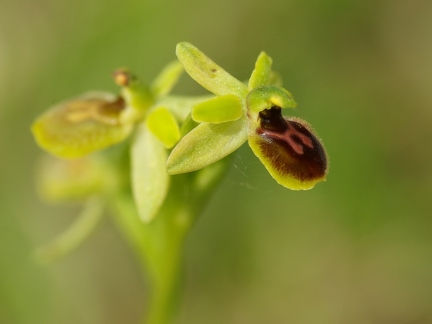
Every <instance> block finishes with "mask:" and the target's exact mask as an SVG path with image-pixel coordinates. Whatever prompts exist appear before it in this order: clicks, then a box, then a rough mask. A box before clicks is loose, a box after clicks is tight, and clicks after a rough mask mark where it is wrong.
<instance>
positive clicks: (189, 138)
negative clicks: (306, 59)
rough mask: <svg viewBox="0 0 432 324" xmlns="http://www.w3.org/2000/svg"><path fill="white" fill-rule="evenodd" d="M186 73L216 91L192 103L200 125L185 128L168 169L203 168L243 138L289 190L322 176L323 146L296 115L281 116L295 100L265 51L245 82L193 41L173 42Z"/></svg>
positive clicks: (304, 186)
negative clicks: (293, 116)
mask: <svg viewBox="0 0 432 324" xmlns="http://www.w3.org/2000/svg"><path fill="white" fill-rule="evenodd" d="M176 53H177V57H178V59H179V61H180V62H181V63H182V64H183V67H184V69H185V70H186V72H187V73H188V74H189V75H190V76H191V77H192V78H193V79H194V80H195V81H196V82H197V83H199V84H200V85H201V86H203V87H204V88H205V89H207V90H208V91H210V92H212V93H213V94H215V95H216V97H212V98H210V99H208V100H205V101H203V102H200V103H198V104H196V105H195V106H193V107H192V111H191V118H192V119H193V120H194V121H195V122H198V123H199V125H198V126H196V127H195V128H193V129H192V130H191V131H190V132H189V133H187V134H186V135H185V136H184V137H183V138H182V139H181V140H180V142H179V143H178V144H177V145H176V146H175V148H174V149H173V150H172V152H171V154H170V156H169V157H168V160H167V171H168V173H169V174H180V173H186V172H191V171H195V170H198V169H201V168H203V167H206V166H208V165H210V164H212V163H214V162H216V161H218V160H220V159H222V158H223V157H225V156H227V155H229V154H230V153H232V152H233V151H235V150H236V149H238V148H239V147H240V146H241V145H242V144H243V143H245V142H246V141H247V142H248V144H249V146H250V147H251V149H252V151H253V152H254V154H255V155H256V156H257V157H258V158H259V160H260V161H261V162H262V163H263V164H264V166H265V167H266V169H267V170H268V172H269V173H270V174H271V176H272V177H273V178H274V179H275V180H276V181H277V182H278V183H279V184H281V185H283V186H285V187H287V188H289V189H293V190H307V189H311V188H313V187H314V186H315V184H316V183H318V182H320V181H324V180H325V179H326V175H327V171H328V166H327V155H326V152H325V149H324V147H323V145H322V143H321V141H320V140H319V139H318V137H317V136H316V135H315V134H314V132H313V130H312V128H311V127H310V126H309V124H307V123H306V122H305V121H303V120H301V119H299V118H286V117H283V116H282V109H284V108H294V107H295V106H296V102H295V101H294V98H293V96H292V95H291V93H289V92H288V91H287V90H286V89H284V88H282V87H281V86H280V85H279V82H278V79H277V77H275V74H274V72H272V70H271V66H272V59H271V58H270V57H269V56H268V55H267V54H266V53H264V52H261V54H260V55H259V56H258V59H257V61H256V63H255V69H254V70H253V72H252V75H251V77H250V78H249V81H248V83H247V85H246V84H244V83H243V82H241V81H239V80H238V79H236V78H234V77H233V76H232V75H230V74H229V73H228V72H226V71H225V70H224V69H222V68H221V67H220V66H218V65H217V64H216V63H214V62H213V61H212V60H211V59H210V58H208V57H207V56H206V55H205V54H204V53H202V52H201V51H200V50H199V49H197V48H196V47H194V46H193V45H191V44H189V43H186V42H182V43H179V44H178V45H177V49H176Z"/></svg>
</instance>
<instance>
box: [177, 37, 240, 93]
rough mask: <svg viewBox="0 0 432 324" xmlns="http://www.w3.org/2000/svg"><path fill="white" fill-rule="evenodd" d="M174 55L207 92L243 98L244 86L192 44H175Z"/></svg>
mask: <svg viewBox="0 0 432 324" xmlns="http://www.w3.org/2000/svg"><path fill="white" fill-rule="evenodd" d="M176 53H177V57H178V59H179V61H180V62H181V63H182V64H183V66H184V68H185V70H186V72H187V73H188V74H189V75H190V76H191V77H192V79H194V80H195V81H196V82H198V83H199V84H200V85H201V86H203V87H204V88H205V89H207V90H208V91H210V92H212V93H214V94H216V95H225V94H234V95H237V96H239V97H240V98H244V97H245V96H246V94H247V92H248V89H247V87H246V85H244V84H243V83H242V82H240V81H239V80H237V79H236V78H234V77H233V76H232V75H231V74H229V73H228V72H226V71H225V70H224V69H222V68H221V67H220V66H219V65H217V64H216V63H215V62H213V61H212V60H211V59H210V58H208V57H207V56H206V55H205V54H204V53H203V52H201V51H200V50H199V49H198V48H196V47H195V46H193V45H192V44H189V43H186V42H182V43H179V44H177V48H176Z"/></svg>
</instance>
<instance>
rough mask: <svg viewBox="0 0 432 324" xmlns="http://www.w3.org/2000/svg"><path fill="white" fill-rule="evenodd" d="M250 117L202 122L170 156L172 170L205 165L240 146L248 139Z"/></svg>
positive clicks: (176, 171) (170, 169) (182, 140)
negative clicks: (225, 121)
mask: <svg viewBox="0 0 432 324" xmlns="http://www.w3.org/2000/svg"><path fill="white" fill-rule="evenodd" d="M247 133H248V120H247V118H246V117H245V118H240V119H238V120H236V121H232V122H227V123H221V124H211V123H202V124H199V125H198V126H197V127H195V128H194V129H192V130H191V131H190V132H189V133H187V134H186V135H185V136H184V137H183V138H182V139H181V141H180V142H179V143H178V144H177V145H176V147H175V148H174V149H173V150H172V152H171V155H170V156H169V157H168V160H167V171H168V173H169V174H179V173H186V172H191V171H195V170H199V169H201V168H204V167H205V166H207V165H210V164H212V163H214V162H216V161H218V160H220V159H222V158H223V157H225V156H227V155H228V154H230V153H232V152H233V151H235V150H236V149H238V148H239V147H240V146H241V145H242V144H243V143H244V142H246V140H247Z"/></svg>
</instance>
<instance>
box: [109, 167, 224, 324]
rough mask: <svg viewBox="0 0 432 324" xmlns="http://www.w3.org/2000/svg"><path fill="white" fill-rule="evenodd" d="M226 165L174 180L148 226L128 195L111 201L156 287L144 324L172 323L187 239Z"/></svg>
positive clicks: (118, 221) (115, 213)
mask: <svg viewBox="0 0 432 324" xmlns="http://www.w3.org/2000/svg"><path fill="white" fill-rule="evenodd" d="M226 166H227V164H226V161H224V160H223V161H220V162H218V163H215V164H214V165H212V166H210V167H208V168H206V169H203V170H201V171H198V172H195V173H192V174H185V175H179V176H174V177H172V178H171V185H170V190H169V192H168V195H167V197H166V199H165V202H164V204H163V205H162V207H161V209H160V210H159V212H158V215H157V217H156V218H155V219H154V220H153V221H152V222H151V223H149V224H144V223H143V222H142V221H141V220H140V218H139V216H138V213H137V211H136V207H135V202H134V200H133V198H132V195H131V193H130V192H123V193H121V194H117V195H116V197H115V198H114V199H113V200H112V204H113V206H112V207H113V209H114V215H115V216H116V220H117V223H118V225H119V226H120V228H121V229H122V231H123V233H124V234H125V236H126V238H127V239H128V241H129V243H130V244H131V245H132V247H133V248H134V249H135V251H136V253H137V256H138V258H139V260H140V261H141V263H142V266H143V272H145V273H146V274H147V276H148V277H149V279H150V282H151V284H152V301H151V303H150V305H149V309H148V314H147V319H146V321H145V323H146V324H167V323H171V322H172V320H173V318H174V315H175V313H176V310H177V308H178V302H179V299H180V298H179V297H180V291H181V289H180V288H181V279H182V260H183V248H184V242H185V238H186V236H187V234H188V233H189V231H190V229H191V227H192V225H193V224H194V223H195V221H196V219H197V216H198V214H199V212H200V210H201V209H202V207H203V206H204V203H205V201H206V198H207V197H208V196H209V194H210V192H211V191H212V189H213V188H214V187H215V185H216V184H217V183H218V182H219V180H220V179H221V178H222V175H223V174H224V172H225V170H226Z"/></svg>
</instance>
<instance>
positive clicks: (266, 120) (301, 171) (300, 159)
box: [256, 107, 327, 182]
mask: <svg viewBox="0 0 432 324" xmlns="http://www.w3.org/2000/svg"><path fill="white" fill-rule="evenodd" d="M259 117H260V127H259V128H258V129H257V130H256V132H257V134H258V135H259V136H260V137H261V138H262V140H261V141H260V144H259V145H260V148H261V151H262V153H263V154H264V155H265V156H266V157H267V159H268V160H269V162H270V163H271V164H272V166H273V168H274V169H277V170H278V171H279V172H280V173H281V174H286V175H290V176H293V177H295V178H297V179H299V180H300V181H305V182H307V181H313V180H316V179H321V178H324V177H325V175H326V172H327V158H326V154H325V151H324V147H323V146H322V145H321V143H320V141H319V140H318V138H317V137H316V136H315V135H314V134H313V133H312V130H311V129H310V127H309V126H308V125H307V124H306V123H305V122H304V121H302V120H299V119H285V118H283V116H282V114H281V109H280V108H279V107H272V108H271V109H266V110H264V111H263V112H261V113H260V114H259Z"/></svg>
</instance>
